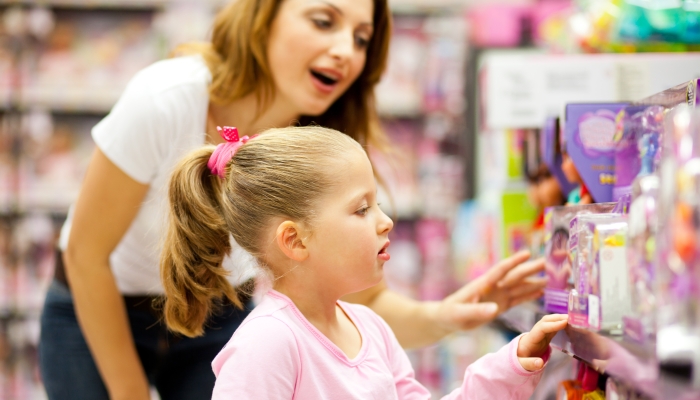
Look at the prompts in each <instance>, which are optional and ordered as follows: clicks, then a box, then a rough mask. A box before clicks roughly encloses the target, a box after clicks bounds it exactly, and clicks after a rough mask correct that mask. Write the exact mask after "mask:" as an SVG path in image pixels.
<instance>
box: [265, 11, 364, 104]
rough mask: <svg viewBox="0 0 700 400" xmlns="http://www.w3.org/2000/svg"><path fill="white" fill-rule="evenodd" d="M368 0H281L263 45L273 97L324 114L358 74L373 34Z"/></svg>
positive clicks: (362, 66) (361, 68)
mask: <svg viewBox="0 0 700 400" xmlns="http://www.w3.org/2000/svg"><path fill="white" fill-rule="evenodd" d="M373 15H374V4H373V1H372V0H284V1H282V4H280V6H279V10H278V11H277V15H276V16H275V19H274V20H273V22H272V26H271V29H270V37H269V40H268V46H267V58H268V62H269V65H270V73H271V75H272V79H273V81H274V83H275V88H276V93H275V95H276V96H277V98H276V100H277V101H282V102H284V103H286V104H287V105H288V106H289V107H290V108H292V109H293V111H294V112H296V113H297V114H300V115H320V114H323V113H324V112H325V111H326V110H327V109H328V108H329V107H330V106H331V104H333V102H334V101H335V100H337V99H338V98H339V97H340V96H341V95H342V94H343V93H344V92H345V91H346V90H347V89H348V88H349V87H350V85H352V83H353V82H354V81H355V80H356V79H357V77H358V76H359V75H360V73H361V72H362V70H363V68H364V66H365V60H366V57H367V46H368V44H369V41H370V39H371V38H372V33H373V32H372V31H373V21H372V18H373Z"/></svg>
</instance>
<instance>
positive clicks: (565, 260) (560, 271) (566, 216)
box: [544, 203, 615, 313]
mask: <svg viewBox="0 0 700 400" xmlns="http://www.w3.org/2000/svg"><path fill="white" fill-rule="evenodd" d="M614 207H615V203H599V204H587V205H576V206H562V207H548V208H547V209H546V210H545V216H544V225H545V238H544V241H545V273H546V274H547V278H548V282H547V287H546V288H545V292H544V307H545V310H546V311H549V312H554V313H566V312H567V310H568V304H569V291H570V290H571V288H572V287H573V278H572V274H571V272H572V264H571V259H570V257H569V225H570V223H571V219H572V218H573V217H574V216H576V214H578V213H588V214H600V213H606V212H611V211H612V210H613V208H614Z"/></svg>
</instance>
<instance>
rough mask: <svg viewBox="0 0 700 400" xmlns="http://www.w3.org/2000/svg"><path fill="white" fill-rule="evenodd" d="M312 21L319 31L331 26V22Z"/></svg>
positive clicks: (325, 20)
mask: <svg viewBox="0 0 700 400" xmlns="http://www.w3.org/2000/svg"><path fill="white" fill-rule="evenodd" d="M312 21H313V22H314V25H316V27H317V28H319V29H328V28H330V27H331V26H332V25H333V22H332V21H331V20H329V19H321V18H313V19H312Z"/></svg>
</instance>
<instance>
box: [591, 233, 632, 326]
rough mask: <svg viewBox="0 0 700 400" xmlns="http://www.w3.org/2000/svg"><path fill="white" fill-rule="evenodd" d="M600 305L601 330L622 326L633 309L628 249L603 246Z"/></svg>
mask: <svg viewBox="0 0 700 400" xmlns="http://www.w3.org/2000/svg"><path fill="white" fill-rule="evenodd" d="M598 274H599V275H598V276H599V279H600V303H601V304H602V310H601V328H603V329H608V328H611V327H615V326H618V325H621V324H622V316H623V315H626V314H628V313H629V311H630V309H631V308H632V307H631V303H630V296H629V293H630V290H629V278H628V274H627V247H626V246H603V248H602V249H600V271H598Z"/></svg>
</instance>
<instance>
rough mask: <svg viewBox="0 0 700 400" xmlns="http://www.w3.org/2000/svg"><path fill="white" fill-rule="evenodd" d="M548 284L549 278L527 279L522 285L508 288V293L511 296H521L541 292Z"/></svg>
mask: <svg viewBox="0 0 700 400" xmlns="http://www.w3.org/2000/svg"><path fill="white" fill-rule="evenodd" d="M546 285H547V279H543V278H537V279H534V278H533V279H527V280H525V281H523V282H522V283H521V284H520V285H518V286H514V287H512V288H509V289H507V290H508V295H509V297H511V298H517V297H521V296H527V295H529V294H532V293H535V292H539V291H541V290H542V289H544V287H545V286H546Z"/></svg>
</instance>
